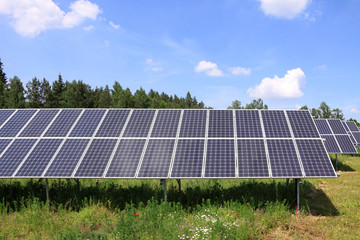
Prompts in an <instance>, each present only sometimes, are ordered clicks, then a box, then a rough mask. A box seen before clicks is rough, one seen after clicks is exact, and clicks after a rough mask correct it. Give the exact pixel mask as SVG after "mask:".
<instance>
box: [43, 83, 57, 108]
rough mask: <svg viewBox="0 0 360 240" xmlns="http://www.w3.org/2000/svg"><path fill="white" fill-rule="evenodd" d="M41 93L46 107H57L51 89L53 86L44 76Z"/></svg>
mask: <svg viewBox="0 0 360 240" xmlns="http://www.w3.org/2000/svg"><path fill="white" fill-rule="evenodd" d="M41 95H42V100H41V101H42V104H43V106H44V107H45V108H55V107H56V105H55V104H54V95H53V92H52V90H51V86H50V83H49V81H48V80H46V79H45V78H43V80H42V82H41Z"/></svg>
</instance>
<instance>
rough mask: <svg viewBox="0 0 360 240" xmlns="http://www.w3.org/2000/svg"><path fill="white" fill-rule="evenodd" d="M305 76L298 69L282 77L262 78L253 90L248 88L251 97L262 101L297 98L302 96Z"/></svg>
mask: <svg viewBox="0 0 360 240" xmlns="http://www.w3.org/2000/svg"><path fill="white" fill-rule="evenodd" d="M304 85H305V74H304V72H303V71H302V70H301V69H300V68H296V69H292V70H289V71H287V73H286V74H285V76H284V77H282V78H279V77H278V76H276V75H275V76H274V77H273V78H268V77H267V78H264V79H263V80H262V81H261V83H260V84H259V85H257V86H255V88H249V89H248V90H247V93H248V94H249V95H250V96H251V97H255V98H263V99H276V98H278V99H279V98H299V97H301V96H303V95H304V93H303V92H302V91H301V88H302V87H303V86H304Z"/></svg>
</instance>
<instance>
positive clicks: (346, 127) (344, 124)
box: [341, 122, 350, 132]
mask: <svg viewBox="0 0 360 240" xmlns="http://www.w3.org/2000/svg"><path fill="white" fill-rule="evenodd" d="M341 123H342V125H343V126H344V128H345V130H346V131H347V132H350V129H349V127H348V126H347V125H346V122H341Z"/></svg>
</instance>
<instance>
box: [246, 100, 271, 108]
mask: <svg viewBox="0 0 360 240" xmlns="http://www.w3.org/2000/svg"><path fill="white" fill-rule="evenodd" d="M245 109H268V106H267V105H266V104H264V102H263V100H262V99H261V98H258V99H254V100H253V101H252V102H251V103H249V104H246V106H245Z"/></svg>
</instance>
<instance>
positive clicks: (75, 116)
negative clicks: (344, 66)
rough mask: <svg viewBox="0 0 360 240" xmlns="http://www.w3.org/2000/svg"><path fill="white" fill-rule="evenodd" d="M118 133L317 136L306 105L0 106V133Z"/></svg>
mask: <svg viewBox="0 0 360 240" xmlns="http://www.w3.org/2000/svg"><path fill="white" fill-rule="evenodd" d="M234 125H236V126H234ZM121 134H122V136H123V137H130V138H146V137H149V135H150V137H153V138H176V137H177V136H178V137H180V138H205V137H209V138H234V137H235V136H237V137H238V138H263V137H265V136H266V137H267V138H292V136H294V137H295V138H320V136H319V133H318V131H317V129H316V127H315V125H314V122H313V119H312V118H311V115H310V113H309V111H294V110H288V111H283V110H261V111H259V110H179V109H160V110H155V109H134V110H131V109H108V110H107V109H40V110H36V109H22V110H0V137H120V135H121ZM264 135H265V136H264Z"/></svg>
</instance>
